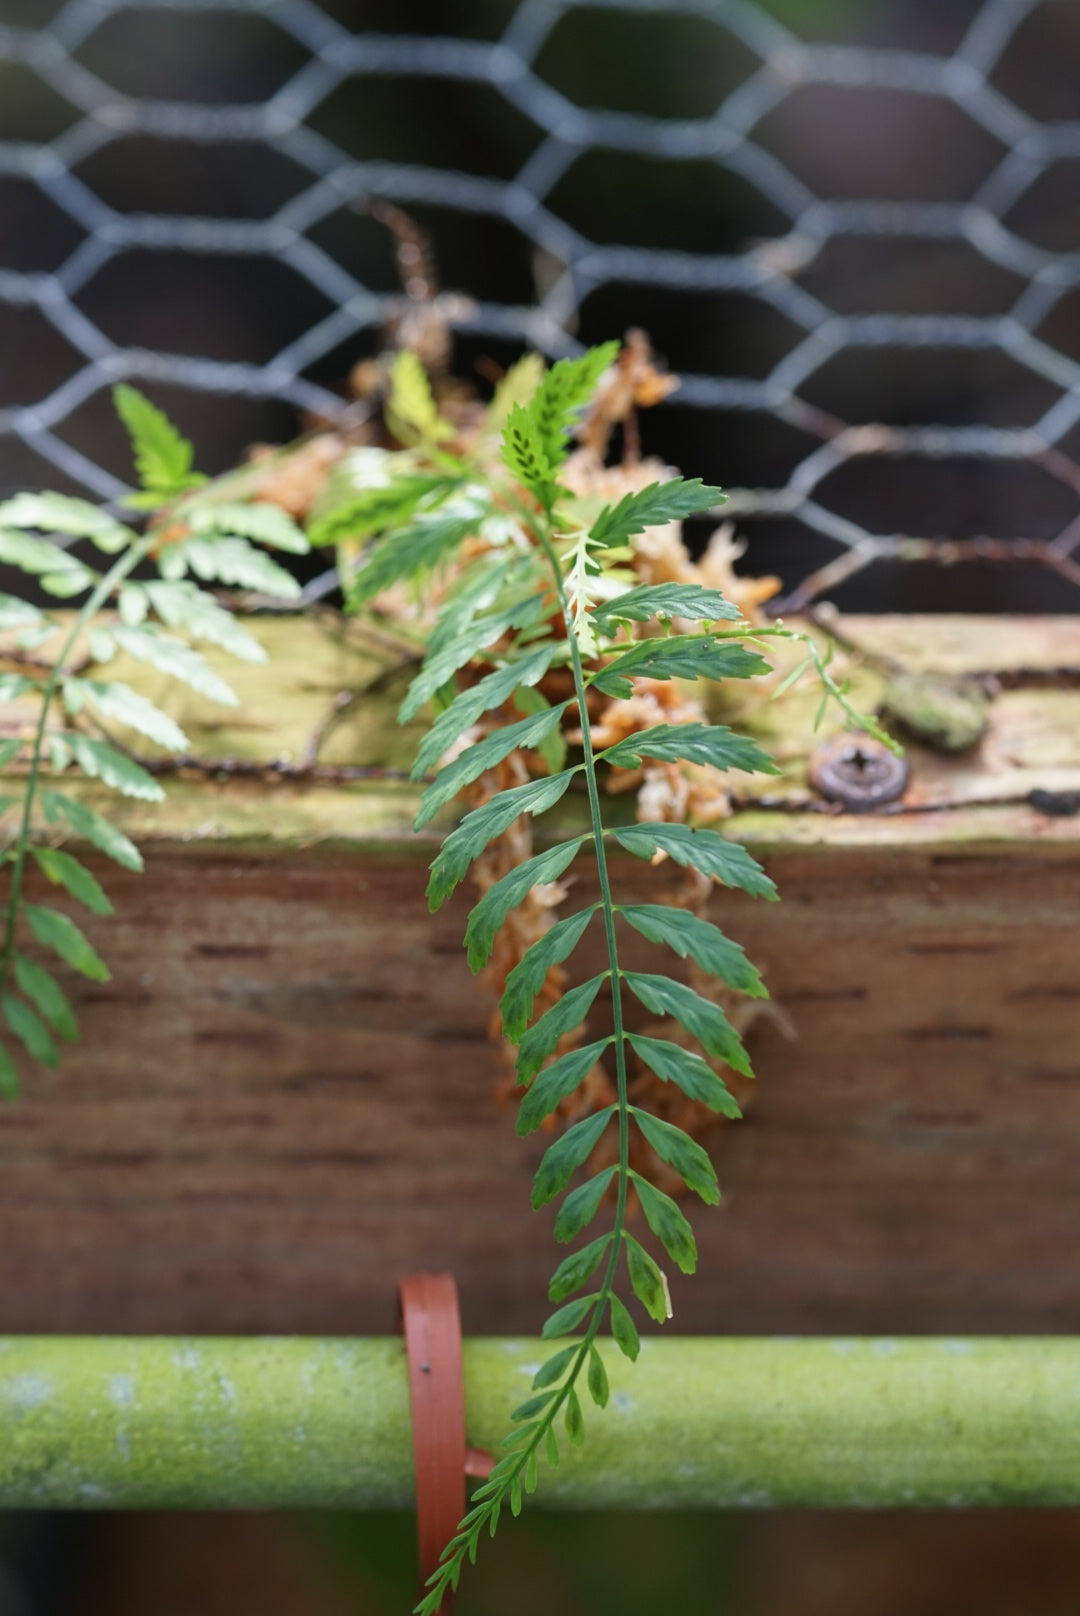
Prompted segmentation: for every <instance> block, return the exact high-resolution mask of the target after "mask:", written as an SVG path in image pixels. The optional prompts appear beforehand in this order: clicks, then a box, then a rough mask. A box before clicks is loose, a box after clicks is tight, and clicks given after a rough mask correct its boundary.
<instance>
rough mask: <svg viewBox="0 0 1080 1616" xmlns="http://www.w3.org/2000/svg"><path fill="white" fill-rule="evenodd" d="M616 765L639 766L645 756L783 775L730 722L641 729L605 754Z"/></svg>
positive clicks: (604, 757)
mask: <svg viewBox="0 0 1080 1616" xmlns="http://www.w3.org/2000/svg"><path fill="white" fill-rule="evenodd" d="M601 758H602V760H603V762H605V763H610V764H611V765H612V767H614V768H620V769H636V768H638V767H639V765H640V763H641V760H642V758H656V759H657V760H658V761H660V762H662V763H706V764H709V765H711V767H712V768H714V769H741V770H742V772H743V773H744V774H779V773H780V770H779V769H778V768H777V766H776V764H775V763H774V762H773V760H772V758H771V757H770V756H769V754H768V753H767V752H763V751H762V750H761V747H760V746H758V745H757V743H756V742H754V741H752V740H751V739H750V738H749V736H747V735H736V733H735V731H734V730H732V729H729V728H728V727H727V725H726V724H697V723H692V724H656V725H654V726H653V728H652V729H643V730H639V731H638V732H637V734H635V735H628V736H627V737H626V739H625V740H624V741H619V742H618V744H617V745H615V746H612V747H609V748H608V750H607V751H606V752H603V753H601Z"/></svg>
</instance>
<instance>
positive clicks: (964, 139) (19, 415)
mask: <svg viewBox="0 0 1080 1616" xmlns="http://www.w3.org/2000/svg"><path fill="white" fill-rule="evenodd" d="M42 3H44V4H48V0H8V15H9V16H13V15H16V14H19V13H21V14H22V15H23V22H24V23H26V24H31V23H33V22H35V21H37V22H39V23H40V22H41V20H42V19H41V17H40V16H38V17H35V16H34V15H33V13H34V11H35V9H36V8H38V7H39V6H40V4H42ZM897 4H898V7H899V11H900V13H901V14H902V21H903V19H904V18H905V17H906V21H904V26H903V29H902V30H901V43H900V44H897V43H896V42H895V36H893V37H892V38H890V36H889V34H888V32H887V30H888V27H889V15H890V7H889V6H888V5H887V4H885V3H884V0H813V3H811V0H588V4H587V5H586V4H581V3H579V0H521V3H520V4H518V5H517V6H516V7H515V6H513V5H512V4H510V3H509V0H506V3H505V4H501V5H500V0H472V4H471V5H470V0H457V3H454V4H447V5H444V6H440V7H438V8H436V12H437V14H436V18H435V23H436V26H437V27H438V28H439V29H440V30H441V32H440V35H439V37H434V36H432V35H431V34H429V33H427V32H425V31H424V28H423V23H420V24H417V22H416V20H415V17H414V15H413V10H414V8H413V7H412V6H410V5H408V4H391V5H388V6H387V7H385V8H384V10H385V11H386V13H387V18H388V20H389V22H390V24H391V26H392V27H393V29H394V31H393V32H375V31H371V30H372V25H373V12H372V7H371V6H370V5H369V6H366V7H365V17H364V28H365V31H361V32H353V31H350V29H349V28H348V27H347V26H345V24H344V23H343V22H341V21H338V20H335V18H334V16H332V15H331V14H330V10H329V9H326V10H324V9H320V7H318V6H317V5H315V4H314V3H313V0H177V3H173V0H137V4H135V5H126V4H125V3H124V0H68V3H67V4H65V5H63V6H62V9H61V10H60V11H59V13H58V14H57V15H56V16H55V17H54V18H53V19H52V20H51V21H50V22H48V24H47V26H39V27H33V26H15V25H9V26H5V27H3V28H0V136H5V137H8V138H3V139H0V192H2V190H6V191H7V192H8V197H7V201H8V204H9V206H8V207H7V209H6V213H7V217H8V220H9V227H8V230H7V231H6V232H4V231H3V229H2V227H0V262H2V261H4V260H6V263H7V266H8V267H4V268H0V331H2V333H3V335H2V339H0V340H2V346H0V378H2V376H3V374H4V373H5V372H6V373H7V375H8V382H7V383H6V384H4V383H3V381H2V379H0V388H2V389H3V390H2V391H0V479H3V480H4V481H5V482H7V483H8V484H9V485H18V484H22V485H27V484H41V483H44V482H46V481H52V482H56V481H57V480H58V478H59V481H60V485H61V486H68V487H71V488H73V489H77V490H78V491H83V492H85V491H89V492H91V493H93V494H95V495H97V496H100V497H102V498H104V499H106V500H108V499H111V498H115V497H116V496H118V495H119V494H121V493H122V492H123V491H124V487H125V485H124V483H123V481H122V478H121V477H120V476H119V475H118V474H117V468H119V467H120V466H122V463H123V462H122V455H121V454H120V452H119V438H118V435H117V433H116V430H115V428H114V427H113V426H112V425H111V424H110V423H109V422H108V419H107V416H108V412H107V410H106V409H105V405H104V398H105V395H106V393H107V389H108V387H109V386H110V385H111V384H112V383H113V382H114V381H116V380H118V379H120V378H131V379H134V380H137V381H139V382H142V383H146V384H148V385H149V387H150V390H151V391H152V392H153V393H154V394H155V396H156V397H158V398H159V399H160V400H161V401H162V402H163V403H164V404H166V406H167V407H174V406H175V410H176V413H177V414H178V415H179V417H180V420H181V422H182V424H185V425H188V426H189V428H193V429H194V431H195V434H196V436H197V437H201V438H202V440H203V444H204V445H205V443H206V440H207V438H208V437H210V438H212V439H213V443H214V449H213V450H212V451H211V454H210V460H211V461H213V459H214V455H215V453H216V455H217V458H218V460H219V462H220V463H221V464H224V463H225V462H226V461H227V459H228V458H229V456H230V455H231V454H233V453H235V452H236V451H237V450H238V449H239V448H240V447H241V445H242V443H243V442H244V441H245V439H246V438H249V437H251V436H256V435H260V434H262V435H265V436H277V437H279V438H281V437H285V436H288V435H290V433H291V432H292V431H293V430H294V428H295V422H296V414H295V412H297V411H300V412H304V411H308V412H315V413H316V414H320V415H323V414H326V413H331V414H332V413H333V412H335V411H336V410H338V409H340V407H341V391H340V389H339V388H336V387H335V383H337V382H338V381H339V379H340V378H341V377H343V376H344V375H345V374H347V371H348V368H349V365H350V364H351V363H352V362H353V361H354V360H355V359H356V358H357V357H358V356H359V355H360V354H361V353H362V352H364V351H365V350H366V351H370V349H371V347H372V345H374V344H375V342H376V334H377V332H378V330H379V328H380V326H381V324H382V322H383V321H384V318H385V317H386V315H387V311H388V307H389V305H390V303H391V302H392V300H393V298H394V297H395V295H396V292H397V289H395V287H394V285H393V282H392V278H390V277H388V275H387V273H386V270H385V263H380V258H379V250H377V249H376V248H374V247H373V246H372V242H371V239H370V234H371V232H372V231H373V230H374V229H375V226H374V224H373V223H372V221H371V219H370V218H368V219H366V220H365V219H363V218H361V217H360V216H358V215H357V214H356V213H355V212H349V211H348V209H349V205H350V204H351V205H354V206H355V204H357V203H358V202H360V203H362V202H363V201H364V199H371V198H382V199H387V200H391V201H394V202H396V203H399V204H400V205H402V206H403V207H405V208H407V209H409V210H410V211H411V212H416V213H418V214H419V216H420V218H421V220H422V222H424V223H425V224H426V225H427V226H428V227H434V228H435V235H436V241H437V244H438V241H439V235H440V230H441V231H442V236H443V240H444V241H445V242H448V243H449V248H450V251H449V259H450V263H449V264H448V263H447V262H446V261H444V262H443V265H442V267H443V271H444V278H445V279H447V280H448V281H449V280H451V277H452V283H453V284H454V285H455V286H457V287H458V288H459V289H460V291H461V292H462V293H464V294H467V295H466V296H463V297H458V298H456V299H447V300H446V303H445V307H446V309H447V312H448V314H449V317H450V319H451V321H452V323H453V325H454V327H455V329H456V330H457V332H458V333H459V343H460V344H464V345H465V348H466V351H468V345H469V343H470V342H471V343H472V344H473V351H474V352H475V351H478V350H477V349H476V344H477V343H481V344H483V345H486V346H487V347H488V348H489V349H490V348H491V346H492V345H494V348H495V351H497V352H499V353H505V354H509V353H511V352H512V351H513V350H514V349H515V347H520V345H521V344H522V343H529V344H533V345H535V346H536V347H538V348H539V349H541V350H542V351H544V352H545V353H547V354H549V355H558V354H562V353H566V352H571V351H574V350H575V348H576V347H578V346H579V345H580V342H581V341H582V340H594V339H596V338H599V337H600V336H606V335H610V334H611V332H612V330H617V329H620V328H621V325H622V324H625V323H626V322H627V320H628V319H629V320H630V321H631V322H632V323H638V324H645V325H647V326H650V327H651V329H652V330H653V333H654V335H656V336H658V337H659V339H660V346H661V348H663V349H666V350H667V353H668V357H669V358H670V359H671V360H672V362H673V363H674V364H675V365H676V367H677V368H678V369H679V371H680V373H681V375H682V384H681V387H680V389H679V391H678V393H677V394H676V395H675V397H674V399H673V401H672V402H671V404H669V405H667V406H666V407H664V408H663V410H662V411H661V412H658V418H659V420H660V424H659V425H657V426H656V427H654V428H653V440H654V441H653V444H652V446H653V447H656V448H659V450H660V451H661V452H664V451H665V450H667V451H668V452H669V453H670V454H671V458H673V459H675V460H676V461H678V462H679V463H680V464H681V465H682V466H683V468H684V469H686V470H687V471H691V472H697V473H701V474H703V475H706V476H711V477H713V478H714V479H716V480H720V481H722V482H724V483H725V484H727V485H728V486H729V488H730V489H731V492H730V503H729V505H728V507H727V512H728V514H730V515H731V516H732V517H733V518H734V519H735V520H736V521H737V522H738V523H739V525H740V528H745V529H746V530H747V531H748V532H749V533H750V534H751V536H752V542H753V534H754V533H755V531H756V532H760V533H764V534H766V535H771V537H770V543H771V549H770V548H769V547H768V545H765V546H763V548H762V552H761V554H762V555H764V557H765V559H766V560H767V561H771V562H772V564H773V565H777V563H779V570H781V571H782V572H783V573H784V574H785V581H786V583H787V585H788V588H789V594H788V597H787V599H786V601H785V605H786V606H787V607H789V608H790V607H791V606H793V605H801V604H806V603H808V602H810V601H812V600H814V599H817V598H819V597H820V596H821V595H822V593H823V592H829V593H832V592H834V591H836V590H837V589H840V590H841V594H842V596H843V598H844V603H845V604H855V605H859V604H872V605H876V606H877V607H878V608H879V609H880V607H881V606H882V605H886V606H892V607H896V606H898V605H899V606H906V607H909V608H910V607H912V606H917V605H919V604H921V596H920V588H921V587H922V586H919V587H917V588H916V589H915V590H914V592H913V591H912V590H907V591H906V592H905V589H904V587H903V585H902V584H900V585H899V586H898V585H897V578H898V577H899V576H900V571H907V572H908V573H909V574H910V573H911V572H915V573H916V574H919V573H922V575H923V581H924V583H925V569H924V568H919V567H915V568H907V569H899V570H898V569H895V568H890V567H889V563H890V562H893V561H896V560H906V561H909V562H910V561H915V562H920V561H921V562H943V561H944V562H955V561H959V560H966V561H976V562H978V561H997V562H1001V561H1012V562H1018V563H1022V564H1024V565H1026V566H1027V567H1028V568H1029V569H1030V568H1032V567H1038V568H1042V569H1044V572H1045V570H1046V569H1048V570H1049V574H1050V575H1051V576H1056V578H1057V580H1058V581H1059V582H1060V581H1061V580H1067V581H1068V582H1069V583H1071V584H1077V583H1080V563H1078V562H1077V561H1076V560H1074V550H1075V547H1076V546H1077V544H1080V464H1078V463H1077V461H1078V458H1080V252H1077V251H1076V250H1074V248H1075V247H1076V246H1078V245H1080V243H1078V242H1077V241H1076V234H1077V223H1078V221H1077V214H1078V211H1080V210H1078V208H1077V188H1076V178H1077V175H1078V174H1080V121H1050V120H1058V119H1060V118H1061V117H1062V116H1063V115H1064V116H1066V117H1071V116H1072V115H1073V114H1074V113H1076V114H1077V115H1080V92H1078V90H1077V88H1076V85H1077V83H1078V82H1080V49H1078V47H1080V29H1078V28H1077V26H1076V25H1077V21H1078V18H1077V15H1076V14H1077V12H1078V11H1080V7H1077V6H1076V4H1075V0H1041V3H1040V0H906V11H905V0H897ZM896 9H897V5H894V6H893V7H892V10H893V11H895V10H896ZM868 13H869V14H870V18H869V22H867V14H868ZM882 14H884V15H885V20H884V23H882ZM781 16H786V17H787V18H788V21H783V20H780V18H781ZM463 19H464V20H463ZM375 20H377V19H375ZM789 22H790V23H792V24H797V25H798V31H797V29H796V26H789ZM407 29H413V30H414V31H411V32H409V31H405V30H407ZM815 29H816V31H817V32H818V34H819V35H823V36H824V37H820V38H818V39H816V40H815V39H810V38H807V37H805V36H806V35H807V34H808V33H813V32H814V31H815ZM905 29H906V32H905V31H904V30H905ZM1040 31H1041V45H1040V37H1039V36H1040ZM837 35H838V36H839V37H840V38H841V40H843V41H844V42H841V43H837V40H836V37H833V36H837ZM853 37H854V41H855V42H852V38H853ZM913 41H914V44H913V43H912V42H913ZM1040 49H1041V56H1040ZM1033 52H1034V54H1033ZM1017 59H1018V60H1019V66H1018V67H1017V65H1016V61H1017ZM717 100H719V105H717V104H716V102H717ZM597 102H606V103H607V104H606V105H597V104H596V103H597ZM583 103H589V104H583ZM12 221H14V222H12ZM439 221H442V224H441V225H440V223H439ZM447 221H449V222H450V224H451V225H452V226H453V227H454V228H452V229H450V230H449V231H448V230H447V229H446V222H447ZM365 231H366V232H368V236H367V237H365V236H364V232H365ZM463 238H464V239H466V240H467V241H471V243H472V247H473V250H472V253H471V255H470V254H469V253H468V252H466V253H465V255H464V257H463V256H462V254H461V251H460V244H461V241H462V239H463ZM365 242H366V244H365ZM523 245H527V251H525V252H523ZM455 254H456V255H457V261H456V262H455V261H454V260H455ZM383 258H384V259H387V261H388V255H387V254H386V252H385V248H384V249H383ZM380 278H381V279H382V280H383V283H384V284H382V285H381V286H380V285H379V281H380ZM672 350H678V351H674V352H673V351H672ZM741 370H744V371H746V372H748V373H747V374H740V373H739V372H740V371H741ZM222 401H224V402H225V404H226V405H227V404H228V403H229V402H230V401H231V403H232V405H234V406H235V405H236V404H238V403H240V402H241V401H244V402H245V403H246V405H247V406H248V410H247V413H246V414H241V415H240V416H235V415H229V414H228V413H227V410H226V412H225V413H222ZM45 463H47V464H45ZM204 463H205V457H204ZM755 479H756V481H757V483H758V484H759V486H753V487H751V486H732V484H739V483H742V484H746V483H748V482H751V481H754V480H755ZM943 528H945V529H947V531H943ZM750 559H751V561H752V562H753V561H755V560H758V561H759V562H760V559H761V557H760V556H759V555H757V554H756V553H755V552H754V551H753V550H752V551H751V557H750ZM868 568H872V569H873V573H874V575H875V576H876V577H884V576H890V577H891V580H892V582H891V596H890V598H887V599H886V600H884V601H883V600H882V599H881V598H880V595H875V594H874V593H873V592H871V594H870V596H867V595H866V594H865V592H864V593H863V594H862V595H860V594H859V593H858V590H857V589H856V590H855V591H854V592H853V591H852V582H854V583H855V584H858V582H859V581H860V579H861V578H862V577H863V575H864V574H865V573H866V569H868ZM964 570H965V571H968V572H970V570H971V569H964ZM976 570H977V569H976ZM1010 576H1011V577H1012V578H1018V577H1021V576H1024V574H1023V568H1021V569H1020V573H1017V572H1013V573H1012V574H1011V575H1010ZM1027 576H1028V579H1029V582H1030V576H1031V574H1030V571H1029V573H1028V574H1027ZM793 585H794V587H792V586H793ZM320 587H322V586H320ZM1009 588H1010V591H1011V593H1010V594H1009V595H1007V596H1005V597H1004V603H1005V604H1012V605H1014V606H1015V605H1017V604H1023V603H1024V601H1025V599H1026V598H1027V597H1025V596H1024V593H1023V588H1021V590H1020V592H1019V594H1018V593H1017V592H1016V589H1015V587H1013V586H1012V585H1010V586H1009ZM975 594H976V597H977V595H978V591H976V592H975ZM1070 597H1071V591H1070V592H1069V595H1068V596H1067V597H1066V598H1065V599H1062V598H1061V595H1060V592H1059V594H1058V595H1056V596H1055V597H1054V598H1053V599H1052V600H1051V601H1050V602H1049V603H1051V604H1056V605H1057V607H1058V609H1060V608H1061V606H1063V605H1065V606H1071V605H1072V604H1073V599H1072V598H1070ZM1031 598H1032V599H1035V597H1034V596H1032V597H1031ZM961 599H962V603H963V604H965V605H971V604H975V605H976V606H977V605H979V604H980V603H981V602H980V600H979V599H978V598H974V599H973V598H972V597H971V594H970V591H969V592H968V597H967V598H963V596H962V597H961ZM941 603H942V601H941V600H940V598H939V601H938V604H941ZM1002 603H1003V597H1002V595H1001V593H1000V590H999V591H998V593H997V594H994V595H993V596H992V597H991V599H990V600H989V604H992V605H994V604H996V605H998V606H999V607H1000V606H1001V604H1002ZM1036 603H1038V604H1041V605H1043V606H1045V605H1046V604H1047V603H1048V597H1047V596H1046V594H1045V591H1044V592H1043V595H1042V596H1041V597H1039V598H1038V600H1037V602H1036Z"/></svg>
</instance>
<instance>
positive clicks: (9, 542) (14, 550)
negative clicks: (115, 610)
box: [0, 500, 93, 595]
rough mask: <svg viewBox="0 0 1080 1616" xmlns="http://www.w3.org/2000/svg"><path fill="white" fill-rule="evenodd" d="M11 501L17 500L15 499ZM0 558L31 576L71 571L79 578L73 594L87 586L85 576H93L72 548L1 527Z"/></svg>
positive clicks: (75, 578)
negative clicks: (66, 548) (68, 548)
mask: <svg viewBox="0 0 1080 1616" xmlns="http://www.w3.org/2000/svg"><path fill="white" fill-rule="evenodd" d="M10 503H11V504H15V503H16V502H15V501H14V500H12V501H11V502H10ZM2 509H3V507H2V506H0V510H2ZM0 561H5V562H7V564H8V566H10V567H18V569H19V571H20V572H26V573H29V574H30V576H31V577H45V576H53V577H55V576H58V575H59V574H61V573H64V572H68V573H70V574H71V575H72V577H73V578H74V580H75V582H74V584H73V586H72V590H71V593H72V594H73V595H74V594H78V592H79V590H80V589H84V588H85V587H86V585H85V582H84V580H85V579H87V578H92V577H93V574H92V573H91V572H89V571H88V570H87V568H86V567H85V566H84V565H83V563H82V562H81V561H80V560H79V558H78V556H74V555H72V553H71V551H70V550H64V549H61V547H60V545H58V544H54V543H53V542H52V540H51V539H37V538H34V537H32V535H31V534H29V533H21V532H17V531H16V532H7V531H4V530H3V529H0ZM62 589H63V585H61V590H62Z"/></svg>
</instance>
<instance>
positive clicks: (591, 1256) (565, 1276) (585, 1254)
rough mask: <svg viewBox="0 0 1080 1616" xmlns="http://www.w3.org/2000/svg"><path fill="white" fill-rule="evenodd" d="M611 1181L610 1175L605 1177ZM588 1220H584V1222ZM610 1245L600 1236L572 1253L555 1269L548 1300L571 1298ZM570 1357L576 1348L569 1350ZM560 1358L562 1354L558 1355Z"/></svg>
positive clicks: (604, 1236) (605, 1238)
mask: <svg viewBox="0 0 1080 1616" xmlns="http://www.w3.org/2000/svg"><path fill="white" fill-rule="evenodd" d="M607 1177H608V1180H609V1181H610V1179H611V1173H608V1175H607ZM587 1221H588V1219H586V1222H587ZM610 1245H611V1235H610V1234H602V1235H601V1236H600V1238H599V1239H598V1240H590V1242H589V1244H588V1245H587V1246H582V1248H581V1250H580V1251H572V1252H571V1253H570V1255H569V1257H566V1258H564V1260H563V1261H562V1262H561V1263H560V1264H559V1266H558V1268H556V1270H555V1272H554V1273H553V1274H552V1276H551V1283H550V1284H549V1285H548V1300H549V1301H552V1302H563V1301H565V1300H566V1298H567V1297H568V1296H573V1294H574V1292H575V1291H579V1290H580V1289H581V1287H582V1286H583V1285H587V1284H588V1282H589V1280H590V1279H591V1278H592V1276H593V1275H594V1274H595V1272H596V1270H597V1269H598V1268H599V1266H600V1264H601V1262H602V1261H603V1259H604V1257H605V1255H606V1253H607V1251H608V1249H609V1247H610ZM570 1350H571V1355H572V1354H573V1352H575V1351H576V1350H577V1349H576V1348H571V1349H570ZM559 1356H560V1357H561V1356H562V1354H561V1353H560V1354H559Z"/></svg>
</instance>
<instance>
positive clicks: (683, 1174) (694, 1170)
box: [631, 1046, 720, 1206]
mask: <svg viewBox="0 0 1080 1616" xmlns="http://www.w3.org/2000/svg"><path fill="white" fill-rule="evenodd" d="M672 1047H675V1046H672ZM703 1064H704V1063H703ZM631 1115H632V1116H633V1118H634V1121H635V1122H636V1123H637V1125H638V1127H639V1128H640V1129H641V1132H642V1134H643V1136H644V1137H645V1139H646V1140H647V1141H648V1143H649V1144H650V1145H651V1146H652V1148H653V1149H654V1150H655V1151H656V1154H657V1155H658V1156H659V1158H660V1160H661V1161H662V1162H666V1163H667V1165H668V1166H669V1167H674V1169H675V1171H676V1172H677V1173H678V1175H679V1177H680V1178H681V1179H682V1181H683V1183H684V1184H685V1185H687V1187H688V1188H689V1189H692V1190H693V1191H694V1193H695V1194H697V1195H700V1196H701V1199H702V1200H703V1201H704V1202H705V1205H706V1206H719V1205H720V1186H719V1184H718V1183H717V1179H716V1169H715V1168H714V1167H713V1164H712V1162H711V1161H710V1160H709V1157H708V1154H707V1153H706V1152H705V1151H704V1150H703V1149H702V1148H701V1146H700V1145H699V1144H698V1143H697V1141H696V1140H695V1139H691V1138H690V1135H689V1134H687V1133H684V1132H683V1130H682V1129H681V1128H676V1127H675V1126H674V1124H673V1123H670V1122H664V1121H663V1120H662V1118H660V1117H654V1116H652V1115H651V1113H650V1112H648V1111H642V1110H639V1108H638V1107H637V1106H633V1107H631Z"/></svg>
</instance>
